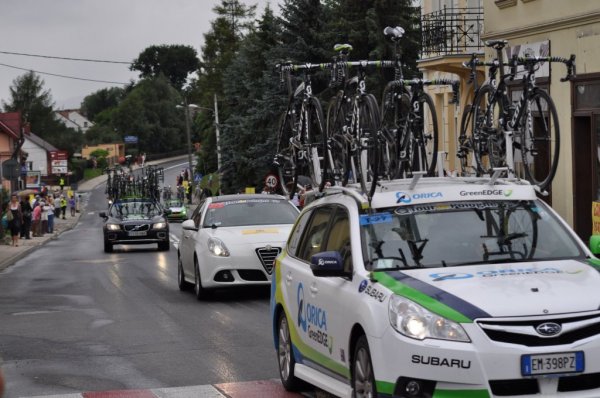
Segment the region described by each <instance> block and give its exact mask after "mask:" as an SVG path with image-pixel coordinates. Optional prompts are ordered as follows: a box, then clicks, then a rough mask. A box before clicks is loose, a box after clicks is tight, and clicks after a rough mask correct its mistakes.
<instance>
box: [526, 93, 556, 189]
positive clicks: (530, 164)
mask: <svg viewBox="0 0 600 398" xmlns="http://www.w3.org/2000/svg"><path fill="white" fill-rule="evenodd" d="M524 114H525V115H526V117H525V118H522V119H523V120H522V121H521V123H520V127H519V131H518V132H517V133H515V149H518V150H519V151H517V153H519V152H520V156H518V155H517V154H516V156H515V164H517V165H522V168H523V171H524V173H525V178H526V179H527V180H528V181H529V182H531V183H532V184H534V185H537V186H538V187H539V188H540V189H541V190H544V189H546V188H547V187H548V186H550V184H551V183H552V180H553V179H554V175H555V174H556V168H557V167H558V156H559V150H560V128H559V124H558V114H557V112H556V107H555V105H554V101H553V100H552V98H551V97H550V96H549V95H548V94H547V93H546V92H545V91H543V90H540V89H537V90H535V91H534V93H533V95H532V96H531V97H530V98H529V100H528V101H527V109H526V110H525V113H524Z"/></svg>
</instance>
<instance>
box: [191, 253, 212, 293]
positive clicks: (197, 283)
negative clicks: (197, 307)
mask: <svg viewBox="0 0 600 398" xmlns="http://www.w3.org/2000/svg"><path fill="white" fill-rule="evenodd" d="M194 293H195V294H196V299H197V300H198V301H200V300H204V299H206V298H208V296H209V291H208V290H207V289H205V288H204V287H203V286H202V278H201V277H200V265H199V264H198V259H197V258H196V257H194Z"/></svg>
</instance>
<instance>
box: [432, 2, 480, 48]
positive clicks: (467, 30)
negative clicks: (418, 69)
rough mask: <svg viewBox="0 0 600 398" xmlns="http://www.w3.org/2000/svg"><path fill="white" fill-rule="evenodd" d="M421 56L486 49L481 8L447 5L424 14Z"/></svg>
mask: <svg viewBox="0 0 600 398" xmlns="http://www.w3.org/2000/svg"><path fill="white" fill-rule="evenodd" d="M421 29H422V32H423V33H422V38H423V43H422V44H423V49H422V55H421V57H422V58H429V57H434V56H440V55H450V54H471V53H474V52H483V44H482V42H481V34H482V33H483V9H482V8H447V7H444V8H443V9H442V10H439V11H434V12H431V13H429V14H423V16H422V18H421Z"/></svg>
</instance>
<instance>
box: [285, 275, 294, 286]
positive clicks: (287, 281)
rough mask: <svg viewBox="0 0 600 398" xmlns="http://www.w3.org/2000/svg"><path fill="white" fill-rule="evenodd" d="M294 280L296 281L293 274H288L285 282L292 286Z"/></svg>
mask: <svg viewBox="0 0 600 398" xmlns="http://www.w3.org/2000/svg"><path fill="white" fill-rule="evenodd" d="M293 279H294V278H293V277H292V274H287V275H286V276H285V282H286V283H287V284H288V285H290V284H291V283H292V280H293Z"/></svg>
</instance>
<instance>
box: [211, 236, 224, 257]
mask: <svg viewBox="0 0 600 398" xmlns="http://www.w3.org/2000/svg"><path fill="white" fill-rule="evenodd" d="M208 250H210V252H211V253H212V254H214V255H215V256H219V257H229V250H227V247H226V246H225V243H223V241H221V239H217V238H209V239H208Z"/></svg>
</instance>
